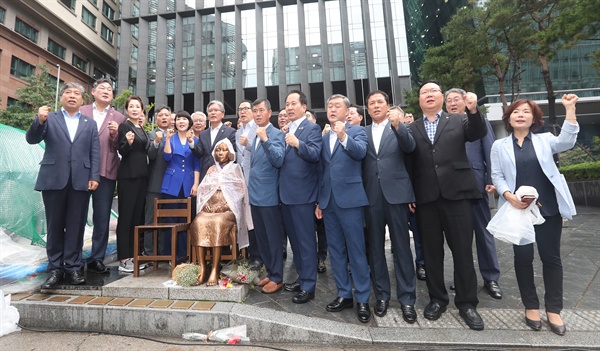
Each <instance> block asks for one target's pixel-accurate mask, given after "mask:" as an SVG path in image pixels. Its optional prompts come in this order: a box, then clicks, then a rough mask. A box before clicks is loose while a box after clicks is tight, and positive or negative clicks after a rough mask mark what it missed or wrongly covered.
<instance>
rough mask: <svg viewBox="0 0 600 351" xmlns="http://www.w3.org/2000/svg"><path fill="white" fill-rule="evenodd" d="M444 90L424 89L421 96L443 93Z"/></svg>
mask: <svg viewBox="0 0 600 351" xmlns="http://www.w3.org/2000/svg"><path fill="white" fill-rule="evenodd" d="M441 92H442V91H441V90H440V89H429V90H423V91H422V92H421V96H427V95H429V94H431V95H435V94H437V93H441Z"/></svg>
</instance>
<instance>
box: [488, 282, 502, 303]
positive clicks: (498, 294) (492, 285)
mask: <svg viewBox="0 0 600 351" xmlns="http://www.w3.org/2000/svg"><path fill="white" fill-rule="evenodd" d="M483 287H484V288H485V289H486V290H487V292H488V294H490V296H491V297H493V298H495V299H501V298H502V290H500V286H499V285H498V282H496V281H494V280H490V281H487V282H484V283H483Z"/></svg>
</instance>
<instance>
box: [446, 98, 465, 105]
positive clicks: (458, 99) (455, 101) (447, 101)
mask: <svg viewBox="0 0 600 351" xmlns="http://www.w3.org/2000/svg"><path fill="white" fill-rule="evenodd" d="M461 101H462V99H461V98H459V97H455V98H454V99H447V100H446V103H447V104H451V103H455V104H458V103H459V102H461Z"/></svg>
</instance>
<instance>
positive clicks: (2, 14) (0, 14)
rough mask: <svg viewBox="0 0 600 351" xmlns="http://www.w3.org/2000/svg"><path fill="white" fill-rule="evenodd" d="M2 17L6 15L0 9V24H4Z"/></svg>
mask: <svg viewBox="0 0 600 351" xmlns="http://www.w3.org/2000/svg"><path fill="white" fill-rule="evenodd" d="M4 15H6V10H5V9H3V8H2V7H0V23H4Z"/></svg>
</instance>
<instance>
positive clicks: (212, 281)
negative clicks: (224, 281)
mask: <svg viewBox="0 0 600 351" xmlns="http://www.w3.org/2000/svg"><path fill="white" fill-rule="evenodd" d="M218 283H219V274H218V273H217V270H216V269H215V270H213V271H212V272H211V273H210V277H209V278H208V281H207V282H206V286H213V285H217V284H218Z"/></svg>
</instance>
